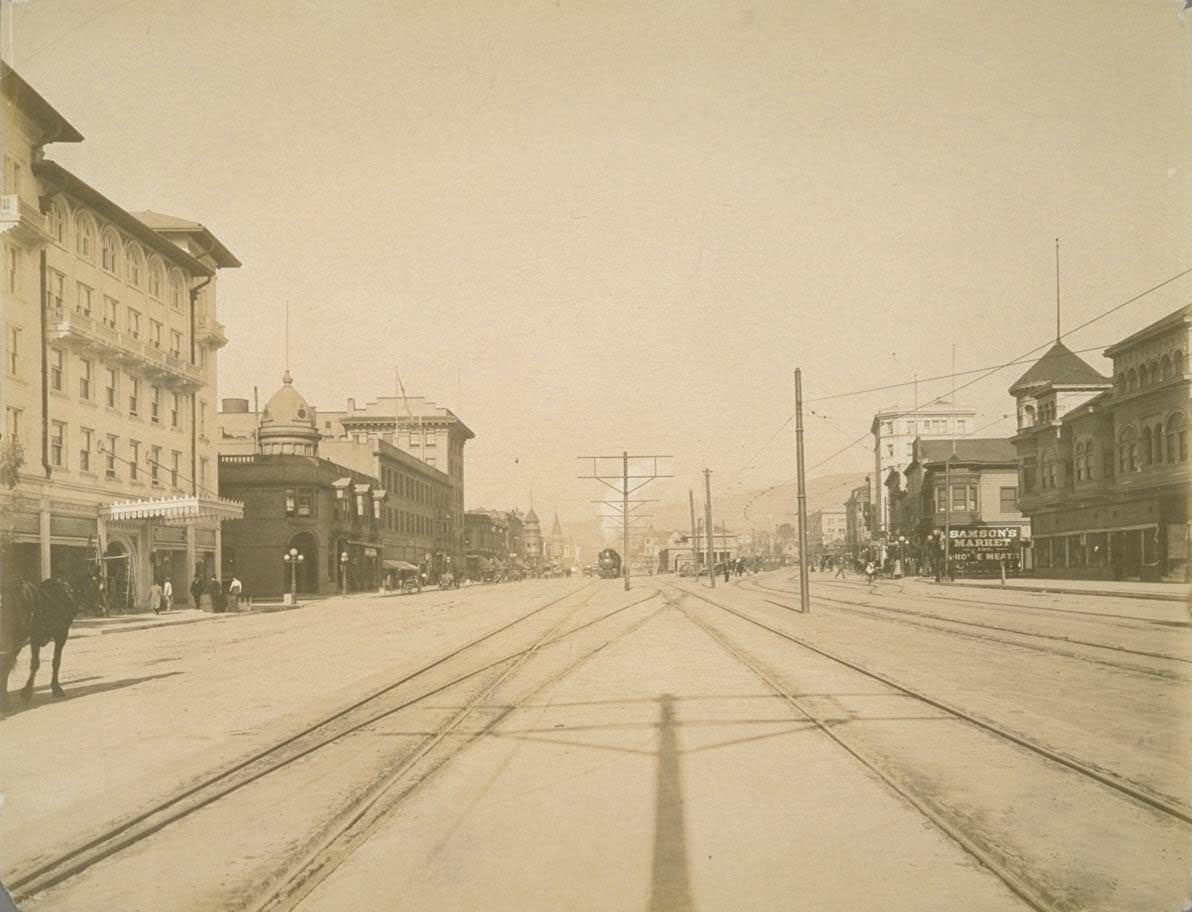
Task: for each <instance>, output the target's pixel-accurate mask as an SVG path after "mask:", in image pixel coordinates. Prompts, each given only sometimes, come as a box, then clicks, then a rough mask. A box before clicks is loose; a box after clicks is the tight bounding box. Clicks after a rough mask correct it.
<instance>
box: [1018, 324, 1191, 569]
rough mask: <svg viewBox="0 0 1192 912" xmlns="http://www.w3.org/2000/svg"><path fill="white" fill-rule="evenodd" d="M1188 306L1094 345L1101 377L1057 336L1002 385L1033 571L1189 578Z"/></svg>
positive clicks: (1189, 382) (1189, 343)
mask: <svg viewBox="0 0 1192 912" xmlns="http://www.w3.org/2000/svg"><path fill="white" fill-rule="evenodd" d="M1190 325H1192V306H1189V305H1185V306H1184V307H1181V308H1179V309H1178V310H1176V311H1174V312H1173V313H1170V314H1168V315H1167V316H1166V317H1163V318H1162V319H1160V320H1157V321H1156V322H1154V323H1152V324H1150V325H1149V326H1146V327H1144V328H1143V329H1141V330H1139V331H1138V332H1136V333H1133V334H1132V335H1130V336H1127V337H1126V338H1125V339H1122V340H1121V341H1120V342H1117V343H1115V344H1113V345H1111V346H1110V347H1109V348H1107V349H1106V350H1105V355H1106V357H1108V358H1111V359H1112V360H1113V377H1112V379H1110V378H1107V377H1103V376H1102V375H1101V374H1100V373H1098V372H1097V371H1095V370H1094V369H1093V368H1092V367H1090V366H1089V365H1088V364H1086V363H1085V362H1084V361H1082V360H1081V359H1080V358H1079V357H1078V356H1076V355H1075V354H1073V353H1072V352H1070V351H1069V350H1068V349H1067V348H1065V347H1064V346H1063V345H1062V343H1059V342H1057V343H1056V344H1055V345H1054V346H1053V347H1052V348H1051V350H1049V351H1048V352H1047V353H1046V354H1045V355H1044V356H1043V357H1042V358H1041V359H1040V360H1039V361H1038V362H1037V363H1036V364H1035V365H1034V366H1032V367H1031V369H1030V370H1029V371H1027V373H1026V374H1025V375H1024V376H1023V377H1022V378H1021V379H1019V380H1018V381H1017V382H1016V383H1015V384H1014V385H1013V386H1012V387H1010V392H1011V394H1012V395H1013V396H1014V397H1015V399H1016V400H1017V402H1018V432H1017V434H1016V435H1015V437H1014V445H1015V448H1016V450H1017V455H1018V466H1019V474H1020V479H1021V481H1020V484H1021V494H1020V504H1021V507H1022V510H1023V512H1024V513H1026V514H1027V515H1028V516H1029V517H1030V519H1031V526H1032V535H1033V542H1034V547H1033V557H1034V564H1035V572H1036V573H1037V574H1039V575H1042V576H1058V577H1077V578H1087V579H1109V578H1119V579H1147V580H1159V579H1166V580H1181V581H1186V580H1187V579H1188V578H1189V504H1188V501H1189V492H1190V490H1192V488H1190V485H1192V471H1190V468H1189V462H1188V444H1187V427H1188V422H1189V418H1190V417H1192V416H1190V411H1192V410H1190V399H1192V393H1190V384H1192V380H1190V376H1189V368H1188V351H1189V346H1190V345H1192V331H1190Z"/></svg>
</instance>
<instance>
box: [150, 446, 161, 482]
mask: <svg viewBox="0 0 1192 912" xmlns="http://www.w3.org/2000/svg"><path fill="white" fill-rule="evenodd" d="M160 469H161V447H159V446H155V447H151V448H150V450H149V482H150V484H154V485H160V484H161V473H160Z"/></svg>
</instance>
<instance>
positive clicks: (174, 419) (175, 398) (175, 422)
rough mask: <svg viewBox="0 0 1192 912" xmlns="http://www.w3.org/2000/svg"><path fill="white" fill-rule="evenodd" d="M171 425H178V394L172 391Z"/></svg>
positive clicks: (173, 426)
mask: <svg viewBox="0 0 1192 912" xmlns="http://www.w3.org/2000/svg"><path fill="white" fill-rule="evenodd" d="M170 427H172V428H176V427H178V394H177V393H170Z"/></svg>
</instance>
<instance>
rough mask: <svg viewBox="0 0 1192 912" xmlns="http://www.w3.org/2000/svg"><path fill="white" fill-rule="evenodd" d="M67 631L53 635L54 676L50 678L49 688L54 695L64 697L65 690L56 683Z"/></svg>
mask: <svg viewBox="0 0 1192 912" xmlns="http://www.w3.org/2000/svg"><path fill="white" fill-rule="evenodd" d="M67 633H68V631H66V630H64V631H62V633H60V634H58V636H56V637H54V676H53V678H52V679H51V680H50V690H52V691H53V692H54V696H55V697H65V696H66V692H65V691H63V690H62V686H61V685H60V684H59V683H58V669H59V667H61V665H62V650H63V648H64V647H65V646H66V636H67Z"/></svg>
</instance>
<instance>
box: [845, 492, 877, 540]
mask: <svg viewBox="0 0 1192 912" xmlns="http://www.w3.org/2000/svg"><path fill="white" fill-rule="evenodd" d="M844 515H845V527H844V547H845V551H846V552H847V553H848V555H849V556H850V557H851V558H853V559H854V560H860V559H861V558H862V557H863V556H864V555H866V554H867V553H868V550H869V543H870V540H871V537H872V536H871V528H872V523H873V507H872V501H871V498H870V494H869V479H868V478H866V479H865V484H863V485H857V487H855V488H853V489H852V491H850V492H849V496H848V500H847V501H845V503H844Z"/></svg>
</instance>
